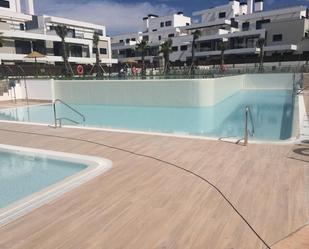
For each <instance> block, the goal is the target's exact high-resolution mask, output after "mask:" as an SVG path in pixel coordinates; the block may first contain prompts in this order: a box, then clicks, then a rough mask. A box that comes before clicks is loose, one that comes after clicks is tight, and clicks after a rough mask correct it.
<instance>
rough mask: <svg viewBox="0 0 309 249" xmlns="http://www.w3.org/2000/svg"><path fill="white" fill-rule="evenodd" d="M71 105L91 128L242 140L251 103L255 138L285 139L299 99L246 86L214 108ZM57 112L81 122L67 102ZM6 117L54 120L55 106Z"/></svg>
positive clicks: (3, 113) (4, 115)
mask: <svg viewBox="0 0 309 249" xmlns="http://www.w3.org/2000/svg"><path fill="white" fill-rule="evenodd" d="M71 105H72V106H73V107H74V108H76V109H77V110H78V111H79V112H81V113H83V114H84V115H85V116H86V123H85V126H88V127H98V128H112V129H125V130H133V131H147V132H160V133H172V134H182V135H184V134H185V135H197V136H205V137H216V138H242V137H243V133H244V113H245V108H246V106H249V107H250V110H251V114H252V123H250V124H249V126H254V130H255V133H254V139H255V140H271V141H280V140H286V139H289V138H291V137H292V136H293V134H292V133H293V132H292V130H293V117H294V99H293V94H292V91H290V90H278V89H276V90H240V91H238V92H236V93H235V94H233V95H232V96H230V97H228V98H226V99H224V100H223V101H221V102H219V103H218V104H216V105H214V106H208V107H155V106H115V105H82V104H74V103H72V104H71ZM57 110H58V114H59V116H61V117H68V118H71V119H74V120H80V117H78V116H77V115H75V114H74V113H72V111H71V110H69V109H68V108H67V107H65V106H63V105H61V104H59V105H58V106H57ZM0 119H4V120H13V121H22V122H39V123H46V124H52V123H53V111H52V106H51V105H38V106H31V107H19V108H12V109H6V110H0ZM67 124H70V123H67ZM70 125H71V124H70ZM249 128H250V127H249ZM252 128H253V127H251V129H252Z"/></svg>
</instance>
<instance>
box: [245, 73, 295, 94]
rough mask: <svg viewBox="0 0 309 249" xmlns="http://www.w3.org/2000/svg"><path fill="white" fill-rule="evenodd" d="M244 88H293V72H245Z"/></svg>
mask: <svg viewBox="0 0 309 249" xmlns="http://www.w3.org/2000/svg"><path fill="white" fill-rule="evenodd" d="M244 88H245V89H289V90H292V89H293V74H291V73H288V74H279V73H277V74H262V75H261V74H247V75H245V85H244Z"/></svg>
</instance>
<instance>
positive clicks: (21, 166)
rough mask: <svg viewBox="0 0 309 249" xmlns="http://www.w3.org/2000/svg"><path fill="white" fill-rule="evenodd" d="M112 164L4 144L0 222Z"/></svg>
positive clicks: (0, 148) (0, 152)
mask: <svg viewBox="0 0 309 249" xmlns="http://www.w3.org/2000/svg"><path fill="white" fill-rule="evenodd" d="M110 166H111V163H110V162H109V161H107V160H104V159H98V158H92V157H86V156H80V155H73V154H67V153H59V152H51V151H42V150H35V149H29V148H28V149H27V148H23V147H15V146H8V145H0V226H1V225H3V224H6V223H7V222H9V221H11V220H13V219H15V218H17V217H19V216H21V215H22V214H25V213H27V212H29V211H31V210H33V209H34V208H37V207H39V206H41V205H43V204H44V203H46V202H47V201H50V200H52V199H53V198H55V197H58V196H60V195H61V194H63V193H65V192H67V191H69V190H71V189H73V188H74V187H77V186H79V185H80V184H82V183H84V182H85V181H88V180H90V179H92V178H93V177H95V176H97V175H98V174H100V173H103V172H104V171H105V170H107V169H108V168H109V167H110Z"/></svg>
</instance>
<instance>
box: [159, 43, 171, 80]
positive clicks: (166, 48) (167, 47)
mask: <svg viewBox="0 0 309 249" xmlns="http://www.w3.org/2000/svg"><path fill="white" fill-rule="evenodd" d="M172 45H173V41H172V40H171V39H168V40H166V41H165V42H164V43H162V44H161V50H160V53H162V54H163V58H164V75H166V74H167V73H168V72H169V62H170V53H171V52H172Z"/></svg>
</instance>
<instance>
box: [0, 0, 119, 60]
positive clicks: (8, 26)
mask: <svg viewBox="0 0 309 249" xmlns="http://www.w3.org/2000/svg"><path fill="white" fill-rule="evenodd" d="M22 1H24V2H22ZM21 6H25V10H22V8H21ZM57 25H65V26H67V27H68V29H69V35H68V37H67V38H66V43H67V44H69V45H70V46H69V48H70V49H69V50H70V51H69V62H71V63H76V64H94V63H95V61H96V59H95V53H94V52H95V51H93V42H92V39H93V34H94V32H98V33H99V35H100V41H99V51H100V60H101V63H103V64H106V65H111V64H113V63H117V60H116V59H112V53H111V40H110V38H109V37H107V36H106V28H105V26H102V25H97V24H92V23H88V22H81V21H76V20H71V19H67V18H60V17H53V16H46V15H43V16H36V15H35V13H34V5H33V0H0V36H1V37H2V40H3V46H2V47H0V64H1V63H4V64H5V63H8V64H10V63H16V62H33V60H32V59H26V58H25V57H26V55H27V54H29V53H31V52H33V51H37V52H40V53H42V54H44V55H46V57H44V58H41V59H38V61H40V60H41V61H44V62H47V63H51V64H55V63H61V62H63V59H62V57H61V40H60V38H59V37H58V36H57V35H56V32H55V26H57Z"/></svg>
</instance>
